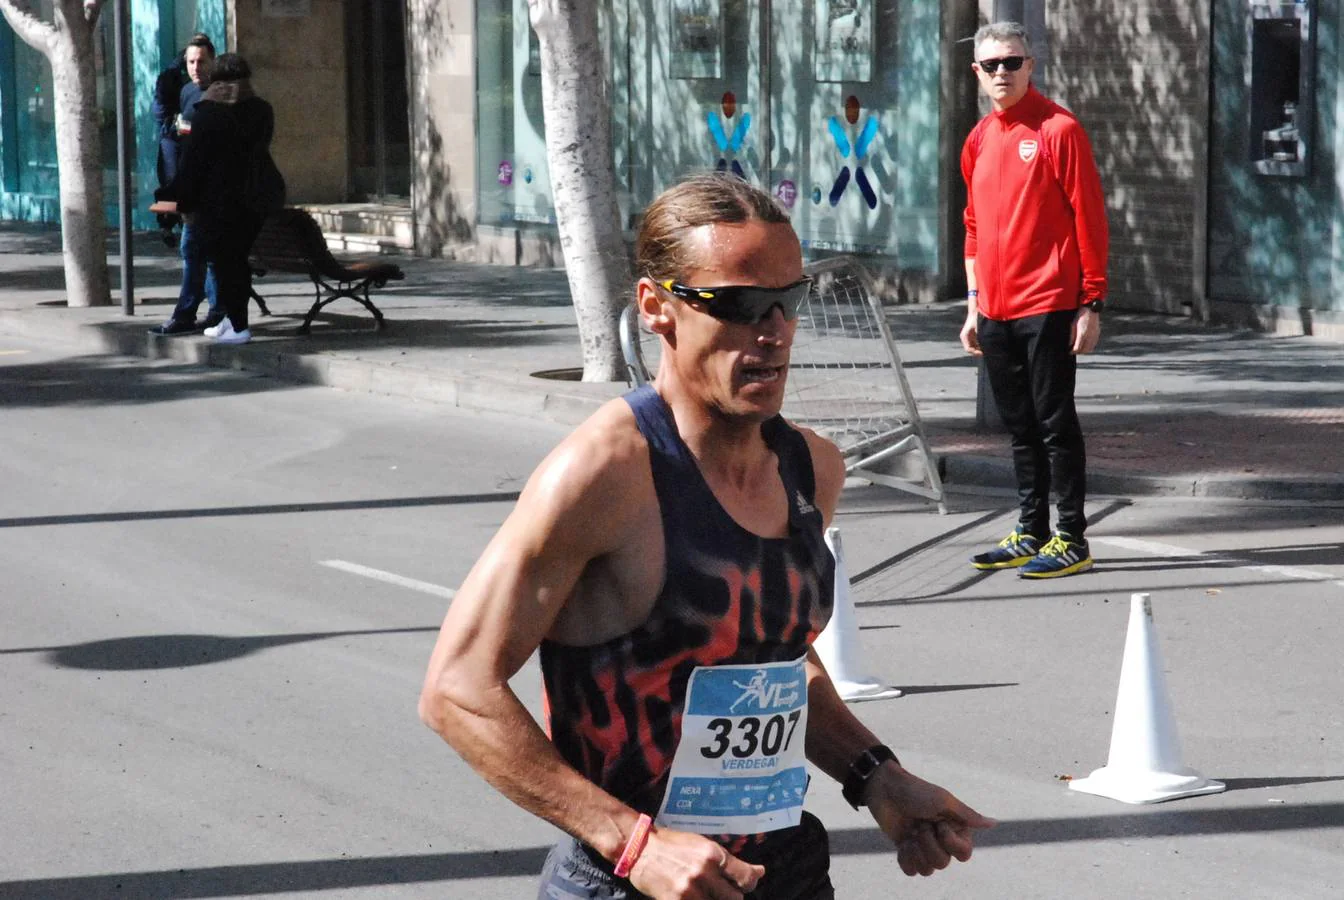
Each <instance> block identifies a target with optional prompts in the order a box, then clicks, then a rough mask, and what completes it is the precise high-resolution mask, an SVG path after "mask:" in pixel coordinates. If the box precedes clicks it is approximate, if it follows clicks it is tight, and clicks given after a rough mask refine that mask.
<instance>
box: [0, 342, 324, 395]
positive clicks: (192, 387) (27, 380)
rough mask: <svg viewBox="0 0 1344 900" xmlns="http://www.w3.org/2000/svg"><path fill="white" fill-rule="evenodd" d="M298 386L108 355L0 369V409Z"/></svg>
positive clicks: (241, 391)
mask: <svg viewBox="0 0 1344 900" xmlns="http://www.w3.org/2000/svg"><path fill="white" fill-rule="evenodd" d="M140 327H141V328H142V329H147V328H148V327H149V324H148V323H145V324H142V325H141V326H140ZM296 387H299V385H297V384H294V383H287V382H284V381H281V380H280V379H278V378H264V377H262V376H260V375H254V374H240V373H238V372H229V371H226V370H220V369H207V368H204V367H199V366H190V365H182V364H174V365H162V366H147V365H145V363H144V361H143V360H127V359H117V358H113V357H108V356H77V357H71V358H69V359H63V360H60V361H56V362H41V363H12V362H7V363H6V364H4V365H2V366H0V407H9V408H20V407H29V408H45V407H54V406H109V405H121V404H127V405H130V404H147V403H167V402H171V401H174V400H192V399H199V398H203V397H219V396H227V395H244V394H256V393H260V392H262V391H277V390H292V389H294V388H296Z"/></svg>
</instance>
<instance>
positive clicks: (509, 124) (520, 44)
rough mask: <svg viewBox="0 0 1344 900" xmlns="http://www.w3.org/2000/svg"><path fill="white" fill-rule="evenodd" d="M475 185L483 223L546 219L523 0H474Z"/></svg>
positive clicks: (548, 207)
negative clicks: (475, 79)
mask: <svg viewBox="0 0 1344 900" xmlns="http://www.w3.org/2000/svg"><path fill="white" fill-rule="evenodd" d="M476 16H477V32H476V33H477V35H478V44H477V50H478V55H477V59H478V63H477V65H478V67H479V68H478V72H477V83H478V85H479V88H478V95H477V113H478V119H479V131H478V134H477V154H476V155H477V190H478V196H479V198H480V200H479V203H480V219H481V221H482V222H484V223H496V224H497V223H510V222H540V223H553V222H554V221H555V208H554V206H553V204H552V202H551V190H550V178H549V177H548V175H547V171H546V131H545V128H544V126H543V123H542V109H541V63H540V51H539V48H538V46H537V38H536V35H535V34H534V33H533V31H532V26H531V24H530V23H529V22H528V17H527V3H526V0H481V2H478V3H477V4H476Z"/></svg>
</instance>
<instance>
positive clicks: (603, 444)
mask: <svg viewBox="0 0 1344 900" xmlns="http://www.w3.org/2000/svg"><path fill="white" fill-rule="evenodd" d="M645 485H648V486H650V487H651V485H652V476H651V473H650V469H649V445H648V442H647V441H646V440H645V439H644V436H643V435H642V434H641V433H640V431H639V426H638V425H637V424H636V422H635V416H634V413H633V412H632V411H631V409H630V406H629V404H627V403H626V402H625V401H624V400H621V399H616V400H612V401H610V402H608V403H605V404H603V406H602V407H601V408H600V409H599V410H598V411H597V412H595V413H593V415H591V416H589V417H588V419H587V420H585V421H584V422H583V424H582V425H580V426H579V427H578V428H576V429H574V431H573V432H571V433H570V434H569V436H568V437H566V438H565V439H564V440H563V441H561V442H560V444H559V445H558V446H556V448H555V449H554V450H552V451H551V452H550V454H549V455H548V456H547V457H546V459H545V460H543V461H542V463H541V465H540V466H538V467H537V470H536V472H535V473H533V475H532V478H531V480H530V481H529V482H528V487H527V490H526V491H524V499H525V500H527V499H529V495H530V497H531V499H533V500H535V501H537V502H540V503H543V504H546V505H552V504H553V505H554V511H555V513H556V514H565V513H567V512H569V513H572V514H577V515H581V516H582V515H588V514H590V513H596V512H599V511H600V512H601V514H602V516H603V518H604V519H607V520H611V519H619V518H620V516H619V513H620V511H621V510H622V509H629V510H631V511H632V512H634V511H637V509H638V507H639V505H640V503H642V502H643V499H644V492H643V491H642V490H641V488H643V487H644V486H645Z"/></svg>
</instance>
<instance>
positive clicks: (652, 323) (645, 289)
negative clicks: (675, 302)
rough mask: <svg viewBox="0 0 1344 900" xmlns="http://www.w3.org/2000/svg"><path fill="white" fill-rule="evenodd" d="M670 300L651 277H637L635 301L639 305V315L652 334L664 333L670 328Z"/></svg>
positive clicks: (671, 320)
mask: <svg viewBox="0 0 1344 900" xmlns="http://www.w3.org/2000/svg"><path fill="white" fill-rule="evenodd" d="M671 302H672V301H671V300H670V299H669V298H668V297H667V296H666V295H665V294H664V293H663V292H662V291H660V290H658V286H657V285H655V284H654V283H653V279H651V278H648V277H645V278H641V279H639V283H638V284H636V285H635V303H636V305H638V307H639V317H640V318H641V319H643V320H644V325H645V327H646V328H648V329H649V330H650V331H652V332H653V333H654V334H666V333H667V332H669V331H670V330H671V329H672V322H673V319H672V311H671V309H670V308H669V307H670V305H671Z"/></svg>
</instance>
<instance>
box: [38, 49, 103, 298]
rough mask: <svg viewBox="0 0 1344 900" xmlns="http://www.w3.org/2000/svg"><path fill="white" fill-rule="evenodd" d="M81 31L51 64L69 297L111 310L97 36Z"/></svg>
mask: <svg viewBox="0 0 1344 900" xmlns="http://www.w3.org/2000/svg"><path fill="white" fill-rule="evenodd" d="M81 24H82V23H81ZM78 27H79V26H76V28H78ZM81 30H83V31H84V34H82V35H77V34H74V33H73V31H74V29H72V30H71V31H67V32H65V33H64V34H62V35H61V36H60V37H59V38H58V39H57V44H56V49H57V52H56V54H55V55H53V56H52V60H51V76H52V78H51V81H52V92H53V94H54V95H55V97H54V99H53V103H54V104H55V112H56V165H57V168H58V169H59V170H60V179H61V181H60V183H61V244H62V250H63V252H64V256H65V293H66V297H67V300H68V302H69V304H70V305H71V306H105V305H107V304H109V303H111V302H112V290H111V285H110V283H109V280H108V272H107V219H106V213H105V212H104V209H103V161H102V153H101V141H100V137H101V135H100V134H99V131H98V91H97V84H96V82H95V75H94V71H93V41H92V36H91V35H90V34H89V29H88V27H87V26H85V27H84V28H83V29H81ZM81 45H82V46H81ZM62 50H65V51H66V52H65V53H62V52H61V51H62ZM76 60H83V61H84V62H83V64H80V63H78V62H76Z"/></svg>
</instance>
